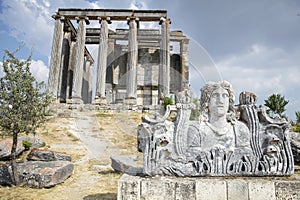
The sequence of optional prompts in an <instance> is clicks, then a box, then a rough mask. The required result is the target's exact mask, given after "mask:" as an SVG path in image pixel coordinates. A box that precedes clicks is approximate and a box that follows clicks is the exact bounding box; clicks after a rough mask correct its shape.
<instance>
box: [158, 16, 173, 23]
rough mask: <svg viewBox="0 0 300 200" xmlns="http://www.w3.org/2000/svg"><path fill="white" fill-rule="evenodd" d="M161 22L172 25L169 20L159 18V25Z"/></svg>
mask: <svg viewBox="0 0 300 200" xmlns="http://www.w3.org/2000/svg"><path fill="white" fill-rule="evenodd" d="M163 22H165V23H169V24H171V23H172V22H171V19H170V18H168V19H166V18H164V17H161V18H160V20H159V24H160V25H161V24H162V23H163Z"/></svg>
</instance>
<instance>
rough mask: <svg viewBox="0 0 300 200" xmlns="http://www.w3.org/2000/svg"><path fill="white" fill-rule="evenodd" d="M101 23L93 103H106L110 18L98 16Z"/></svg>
mask: <svg viewBox="0 0 300 200" xmlns="http://www.w3.org/2000/svg"><path fill="white" fill-rule="evenodd" d="M98 19H99V22H100V23H101V29H100V42H99V51H98V66H97V84H96V97H95V100H94V102H93V104H106V103H107V102H106V99H105V98H106V97H105V85H106V68H107V48H108V23H110V21H109V20H110V19H109V18H107V19H101V18H98Z"/></svg>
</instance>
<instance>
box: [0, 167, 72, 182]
mask: <svg viewBox="0 0 300 200" xmlns="http://www.w3.org/2000/svg"><path fill="white" fill-rule="evenodd" d="M17 168H18V174H19V178H20V183H21V185H22V186H26V187H31V188H49V187H53V186H55V185H57V184H59V183H62V182H64V181H65V180H66V179H67V178H68V177H69V176H71V175H72V173H73V171H74V164H73V163H71V162H69V161H51V162H42V161H28V162H23V163H17ZM0 184H1V185H6V186H11V185H12V184H13V183H12V170H11V166H10V165H9V164H6V165H2V166H0Z"/></svg>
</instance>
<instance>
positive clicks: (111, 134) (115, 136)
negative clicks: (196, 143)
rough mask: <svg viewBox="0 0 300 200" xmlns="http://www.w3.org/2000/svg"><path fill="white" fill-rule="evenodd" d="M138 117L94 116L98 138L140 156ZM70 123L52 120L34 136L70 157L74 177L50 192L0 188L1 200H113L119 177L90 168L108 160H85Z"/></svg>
mask: <svg viewBox="0 0 300 200" xmlns="http://www.w3.org/2000/svg"><path fill="white" fill-rule="evenodd" d="M140 117H141V114H140V113H118V114H112V113H96V118H97V120H98V121H99V125H100V127H99V128H100V131H101V134H103V136H104V137H105V139H107V140H108V141H110V142H111V143H112V144H113V146H114V148H119V149H122V150H123V151H122V152H124V154H135V155H137V154H139V153H138V152H137V139H136V130H137V129H136V128H137V125H138V124H139V123H140V122H141V120H140ZM71 120H72V118H64V117H59V118H55V119H51V120H50V121H48V122H47V124H46V125H45V126H44V127H42V128H40V130H39V131H38V134H37V135H38V136H39V137H41V138H42V139H43V140H44V141H45V143H46V147H45V148H48V149H50V150H54V151H59V152H66V153H68V154H70V155H71V157H72V161H73V162H75V170H74V174H73V175H72V176H71V177H70V178H68V179H67V180H66V181H65V182H64V183H62V184H59V185H57V186H55V187H52V188H49V189H31V188H23V187H1V186H0V199H52V200H56V199H116V197H117V184H118V180H119V178H120V177H121V175H122V174H120V173H116V172H114V171H106V172H102V173H98V172H96V171H94V170H93V165H107V164H109V163H108V161H107V160H103V161H101V160H95V159H85V158H86V157H85V156H86V155H87V152H86V149H85V148H84V146H83V145H82V143H81V141H80V140H79V139H78V138H76V137H75V136H74V135H73V134H72V133H71V132H69V130H68V125H69V124H70V121H71ZM139 155H141V154H139ZM140 157H141V156H140ZM24 158H25V156H24V157H23V159H24Z"/></svg>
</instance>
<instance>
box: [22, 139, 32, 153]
mask: <svg viewBox="0 0 300 200" xmlns="http://www.w3.org/2000/svg"><path fill="white" fill-rule="evenodd" d="M22 144H23V146H24V148H25V150H26V151H28V150H29V149H30V147H31V145H32V143H31V142H29V141H28V140H24V141H23V142H22Z"/></svg>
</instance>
